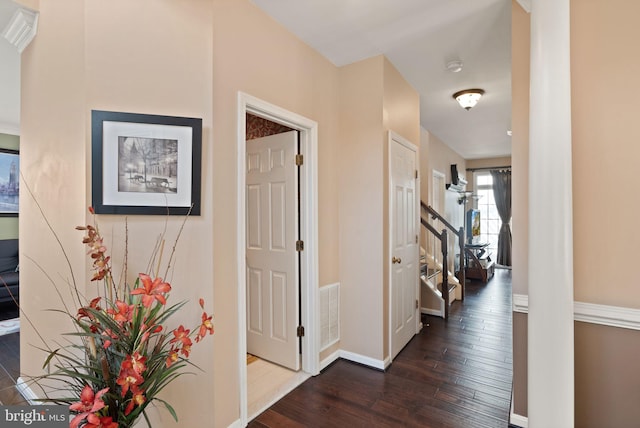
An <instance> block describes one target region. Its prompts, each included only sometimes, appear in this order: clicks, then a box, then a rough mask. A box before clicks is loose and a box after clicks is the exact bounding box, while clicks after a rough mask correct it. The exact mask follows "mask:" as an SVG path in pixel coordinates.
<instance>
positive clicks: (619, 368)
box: [575, 322, 640, 428]
mask: <svg viewBox="0 0 640 428" xmlns="http://www.w3.org/2000/svg"><path fill="white" fill-rule="evenodd" d="M575 355H576V362H575V373H576V377H575V403H576V404H575V406H576V414H575V416H576V419H575V425H576V427H580V428H601V427H629V426H634V425H638V420H640V406H638V403H640V388H639V387H638V385H640V371H639V370H637V364H638V355H640V340H638V331H636V330H628V329H623V328H615V327H606V326H601V325H596V324H589V323H583V322H576V323H575Z"/></svg>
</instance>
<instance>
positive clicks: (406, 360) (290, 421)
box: [248, 269, 512, 428]
mask: <svg viewBox="0 0 640 428" xmlns="http://www.w3.org/2000/svg"><path fill="white" fill-rule="evenodd" d="M511 310H512V309H511V271H509V270H502V269H498V270H496V273H495V275H494V277H493V278H492V279H491V280H490V281H489V282H488V283H487V284H483V283H481V282H476V281H473V282H468V283H467V289H466V298H465V301H464V303H461V302H458V301H456V302H454V303H453V304H452V306H451V313H450V318H449V321H448V322H445V321H444V320H442V319H441V318H437V317H432V316H424V317H423V322H424V324H425V327H424V328H423V330H422V332H421V333H420V334H418V335H416V336H415V337H414V338H413V339H412V340H411V342H409V344H408V345H407V346H406V347H405V348H404V349H403V350H402V351H401V352H400V354H398V356H397V357H396V359H395V360H394V362H393V364H392V365H391V366H390V367H389V368H388V369H387V371H386V372H381V371H377V370H374V369H371V368H368V367H364V366H361V365H358V364H355V363H351V362H348V361H346V360H338V361H336V362H335V363H334V364H332V365H331V366H329V367H328V368H327V369H325V370H324V371H323V372H322V373H321V374H320V375H319V376H316V377H314V378H311V379H309V380H307V381H306V382H304V383H303V384H302V385H300V386H299V387H298V388H296V389H295V390H293V391H292V392H291V393H290V394H288V395H287V396H286V397H284V398H283V399H282V400H280V401H278V402H277V403H276V404H274V405H273V406H272V407H270V408H269V409H267V410H266V411H265V412H263V413H262V414H260V415H259V416H258V417H257V418H255V419H254V420H253V421H251V423H250V424H249V425H248V426H249V427H251V428H266V427H270V428H276V427H278V428H283V427H284V428H286V427H349V428H355V427H447V428H448V427H450V428H463V427H470V428H471V427H472V428H481V427H501V428H505V427H507V426H508V425H509V408H510V400H511V379H512V354H511V349H512V339H511Z"/></svg>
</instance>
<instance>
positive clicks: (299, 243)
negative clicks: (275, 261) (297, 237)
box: [296, 241, 304, 251]
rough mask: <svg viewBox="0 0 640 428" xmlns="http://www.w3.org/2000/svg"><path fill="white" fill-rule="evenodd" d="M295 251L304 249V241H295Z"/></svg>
mask: <svg viewBox="0 0 640 428" xmlns="http://www.w3.org/2000/svg"><path fill="white" fill-rule="evenodd" d="M296 251H304V241H296Z"/></svg>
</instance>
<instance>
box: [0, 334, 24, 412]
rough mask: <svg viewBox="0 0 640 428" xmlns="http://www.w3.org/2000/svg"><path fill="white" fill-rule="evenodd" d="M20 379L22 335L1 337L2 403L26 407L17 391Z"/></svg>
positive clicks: (0, 394) (0, 392)
mask: <svg viewBox="0 0 640 428" xmlns="http://www.w3.org/2000/svg"><path fill="white" fill-rule="evenodd" d="M18 377H20V333H13V334H6V335H4V336H0V403H2V404H4V405H7V406H8V405H16V406H17V405H26V404H28V403H27V401H26V400H25V399H24V398H23V397H22V395H20V393H19V392H18V390H17V389H16V381H17V380H18Z"/></svg>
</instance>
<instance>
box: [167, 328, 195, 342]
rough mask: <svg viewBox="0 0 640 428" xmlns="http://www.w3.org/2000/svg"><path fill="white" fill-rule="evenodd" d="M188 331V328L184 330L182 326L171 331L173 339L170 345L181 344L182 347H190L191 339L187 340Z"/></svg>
mask: <svg viewBox="0 0 640 428" xmlns="http://www.w3.org/2000/svg"><path fill="white" fill-rule="evenodd" d="M190 331H191V330H189V329H188V328H187V329H185V328H184V326H183V325H181V326H179V327H178V328H176V329H175V330H173V336H174V338H173V339H171V342H170V343H176V342H182V344H183V345H190V344H191V339H189V332H190Z"/></svg>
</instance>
